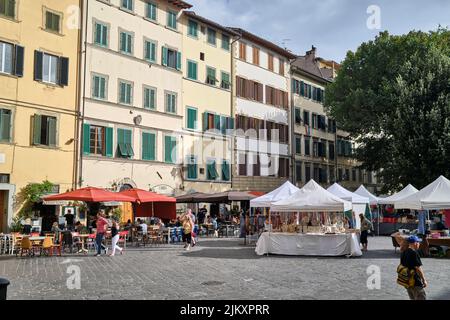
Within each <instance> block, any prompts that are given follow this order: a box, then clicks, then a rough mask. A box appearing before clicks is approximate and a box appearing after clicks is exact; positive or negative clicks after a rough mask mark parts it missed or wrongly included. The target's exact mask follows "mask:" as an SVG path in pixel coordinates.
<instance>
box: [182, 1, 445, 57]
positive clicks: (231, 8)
mask: <svg viewBox="0 0 450 320" xmlns="http://www.w3.org/2000/svg"><path fill="white" fill-rule="evenodd" d="M187 2H189V3H191V4H192V5H194V7H193V8H192V10H194V11H195V12H197V14H200V15H202V16H204V17H206V18H209V19H212V20H214V21H216V22H218V23H221V24H223V25H225V26H235V27H241V28H243V29H246V30H248V31H250V32H252V33H255V34H257V35H259V36H261V37H264V38H266V39H268V40H270V41H273V42H275V43H277V44H278V45H280V46H286V47H288V48H289V49H290V50H291V51H292V52H294V53H295V54H302V55H303V54H304V53H305V51H306V50H309V49H310V48H311V46H312V45H314V46H316V47H317V50H318V55H319V56H321V57H323V58H325V59H334V60H336V61H338V62H340V61H342V60H343V59H344V58H345V55H346V53H347V51H348V50H352V51H354V50H355V49H356V48H357V47H358V45H359V44H360V43H361V42H365V41H368V40H370V39H373V38H374V37H375V36H376V35H377V34H378V33H379V32H380V31H383V30H388V31H389V32H390V33H392V34H403V33H407V32H408V31H410V30H413V29H415V30H423V31H429V30H434V29H436V28H437V27H438V25H439V24H440V25H442V26H450V1H449V0H427V1H424V0H422V1H419V0H276V1H273V0H187ZM371 5H376V6H378V7H379V9H380V24H381V29H379V30H377V29H369V28H368V27H367V20H368V19H369V18H370V16H371V14H369V13H367V9H368V7H369V6H371Z"/></svg>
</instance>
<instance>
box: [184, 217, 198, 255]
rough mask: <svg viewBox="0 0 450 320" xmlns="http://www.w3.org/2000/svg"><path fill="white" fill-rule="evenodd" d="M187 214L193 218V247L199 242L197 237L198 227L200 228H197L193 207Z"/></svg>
mask: <svg viewBox="0 0 450 320" xmlns="http://www.w3.org/2000/svg"><path fill="white" fill-rule="evenodd" d="M187 216H188V217H189V219H190V220H191V226H192V232H191V244H192V247H194V246H195V245H196V244H197V239H196V238H197V230H196V229H198V227H197V228H196V225H195V215H194V214H193V213H192V210H191V209H188V212H187Z"/></svg>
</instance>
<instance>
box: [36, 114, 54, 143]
mask: <svg viewBox="0 0 450 320" xmlns="http://www.w3.org/2000/svg"><path fill="white" fill-rule="evenodd" d="M33 125H34V127H33V144H34V145H45V146H50V147H55V146H56V118H55V117H50V116H44V115H39V114H35V115H34V119H33Z"/></svg>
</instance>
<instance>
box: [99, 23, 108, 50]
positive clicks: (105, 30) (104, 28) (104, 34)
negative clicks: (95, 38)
mask: <svg viewBox="0 0 450 320" xmlns="http://www.w3.org/2000/svg"><path fill="white" fill-rule="evenodd" d="M101 41H102V45H104V46H108V27H107V26H102V40H101Z"/></svg>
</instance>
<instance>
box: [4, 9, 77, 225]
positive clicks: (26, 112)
mask: <svg viewBox="0 0 450 320" xmlns="http://www.w3.org/2000/svg"><path fill="white" fill-rule="evenodd" d="M78 20H79V1H78V0H58V1H54V0H32V1H29V0H20V1H18V0H0V30H1V32H0V131H1V133H0V231H5V230H6V228H7V226H8V225H9V224H10V223H11V219H12V217H13V215H14V214H15V213H17V212H18V210H19V209H20V207H21V203H20V197H19V195H20V191H21V190H22V188H23V187H25V186H26V185H27V184H29V183H41V182H42V181H43V180H48V181H50V182H52V183H54V184H55V185H56V186H57V187H59V188H55V192H58V191H61V192H64V191H66V190H67V189H70V188H72V187H73V186H74V174H75V173H74V156H75V154H76V152H75V151H76V150H75V148H76V139H75V137H76V136H77V131H76V110H77V81H78V77H77V74H78V65H79V64H78V60H77V59H78V55H77V52H78V43H79V31H80V30H79V28H78ZM51 210H53V212H51ZM44 211H48V213H49V214H53V215H54V213H55V207H52V206H49V207H47V208H46V209H44Z"/></svg>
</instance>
